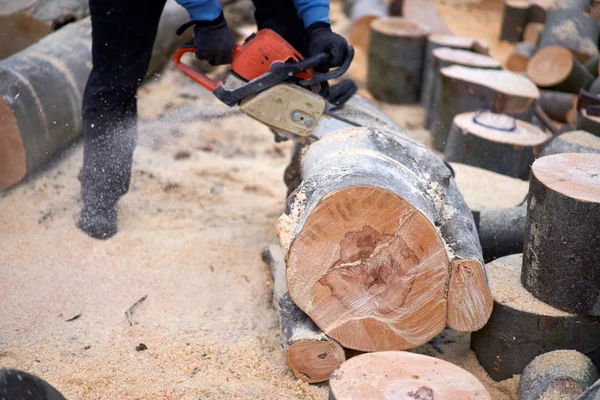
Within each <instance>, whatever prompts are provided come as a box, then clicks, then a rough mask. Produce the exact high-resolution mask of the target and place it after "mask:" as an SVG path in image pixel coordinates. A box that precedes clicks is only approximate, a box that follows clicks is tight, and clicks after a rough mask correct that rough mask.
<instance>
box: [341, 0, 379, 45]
mask: <svg viewBox="0 0 600 400" xmlns="http://www.w3.org/2000/svg"><path fill="white" fill-rule="evenodd" d="M348 12H349V15H348V16H349V17H350V21H351V22H352V25H351V27H350V43H352V45H354V46H355V47H360V48H362V49H365V50H367V49H368V48H369V42H370V39H371V23H372V22H373V21H374V20H376V19H378V18H384V17H387V16H388V15H389V14H388V5H387V3H386V2H385V1H383V0H354V1H353V2H352V5H351V6H350V9H349V10H348Z"/></svg>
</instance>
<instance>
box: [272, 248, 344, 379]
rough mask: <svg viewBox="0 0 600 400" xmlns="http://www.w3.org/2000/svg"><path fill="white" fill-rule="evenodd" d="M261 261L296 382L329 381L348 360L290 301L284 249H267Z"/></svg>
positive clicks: (340, 349) (341, 350) (334, 343)
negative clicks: (266, 269)
mask: <svg viewBox="0 0 600 400" xmlns="http://www.w3.org/2000/svg"><path fill="white" fill-rule="evenodd" d="M262 259H263V261H264V262H265V263H266V264H267V265H268V266H269V269H270V270H271V276H272V277H273V306H274V307H275V310H276V311H277V319H278V320H279V329H280V332H281V343H282V345H283V350H284V351H285V353H286V355H287V362H288V365H289V366H290V368H291V369H292V371H293V372H294V375H295V376H296V378H298V379H300V380H302V381H304V382H308V383H317V382H323V381H326V380H328V379H329V375H331V373H332V372H333V371H334V370H335V369H336V368H338V367H339V366H340V365H341V364H342V362H344V361H345V360H346V356H345V354H344V349H343V348H342V346H340V345H339V343H337V342H336V341H335V340H333V339H330V338H328V337H327V336H326V335H325V334H324V333H323V331H321V330H320V329H319V328H318V327H317V326H316V325H315V324H314V322H312V321H311V320H310V318H308V316H307V315H306V314H305V313H304V312H303V311H302V310H300V309H299V308H298V307H297V306H296V305H295V304H294V302H293V301H292V299H290V295H289V294H288V291H287V285H286V282H285V260H284V259H283V254H282V253H281V247H280V246H276V245H271V246H267V247H265V248H264V249H263V251H262Z"/></svg>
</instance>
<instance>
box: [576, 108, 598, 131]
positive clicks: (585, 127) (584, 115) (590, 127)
mask: <svg viewBox="0 0 600 400" xmlns="http://www.w3.org/2000/svg"><path fill="white" fill-rule="evenodd" d="M575 127H576V128H577V129H580V130H582V131H586V132H589V133H591V134H593V135H596V136H600V117H599V116H594V115H589V114H588V110H587V108H583V109H581V110H579V112H578V113H577V123H576V124H575Z"/></svg>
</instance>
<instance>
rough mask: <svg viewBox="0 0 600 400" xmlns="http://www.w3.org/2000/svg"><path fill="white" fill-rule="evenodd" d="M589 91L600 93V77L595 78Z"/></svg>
mask: <svg viewBox="0 0 600 400" xmlns="http://www.w3.org/2000/svg"><path fill="white" fill-rule="evenodd" d="M588 91H589V92H590V93H592V94H596V95H600V79H598V78H596V79H594V82H592V84H591V86H590V88H589V89H588Z"/></svg>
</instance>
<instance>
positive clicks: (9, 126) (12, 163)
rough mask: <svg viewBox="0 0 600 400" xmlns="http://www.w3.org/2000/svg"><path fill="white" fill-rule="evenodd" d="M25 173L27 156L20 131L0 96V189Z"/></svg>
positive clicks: (8, 185) (18, 179) (8, 107)
mask: <svg viewBox="0 0 600 400" xmlns="http://www.w3.org/2000/svg"><path fill="white" fill-rule="evenodd" d="M26 174H27V158H26V155H25V148H24V146H23V139H22V138H21V131H20V130H19V126H18V124H17V119H16V117H15V116H14V114H13V112H12V110H11V109H10V106H9V105H8V104H7V103H6V101H5V100H4V99H3V98H2V97H0V190H3V189H6V188H8V187H10V186H12V185H14V184H16V183H17V182H19V181H20V180H21V179H23V177H25V175H26Z"/></svg>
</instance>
